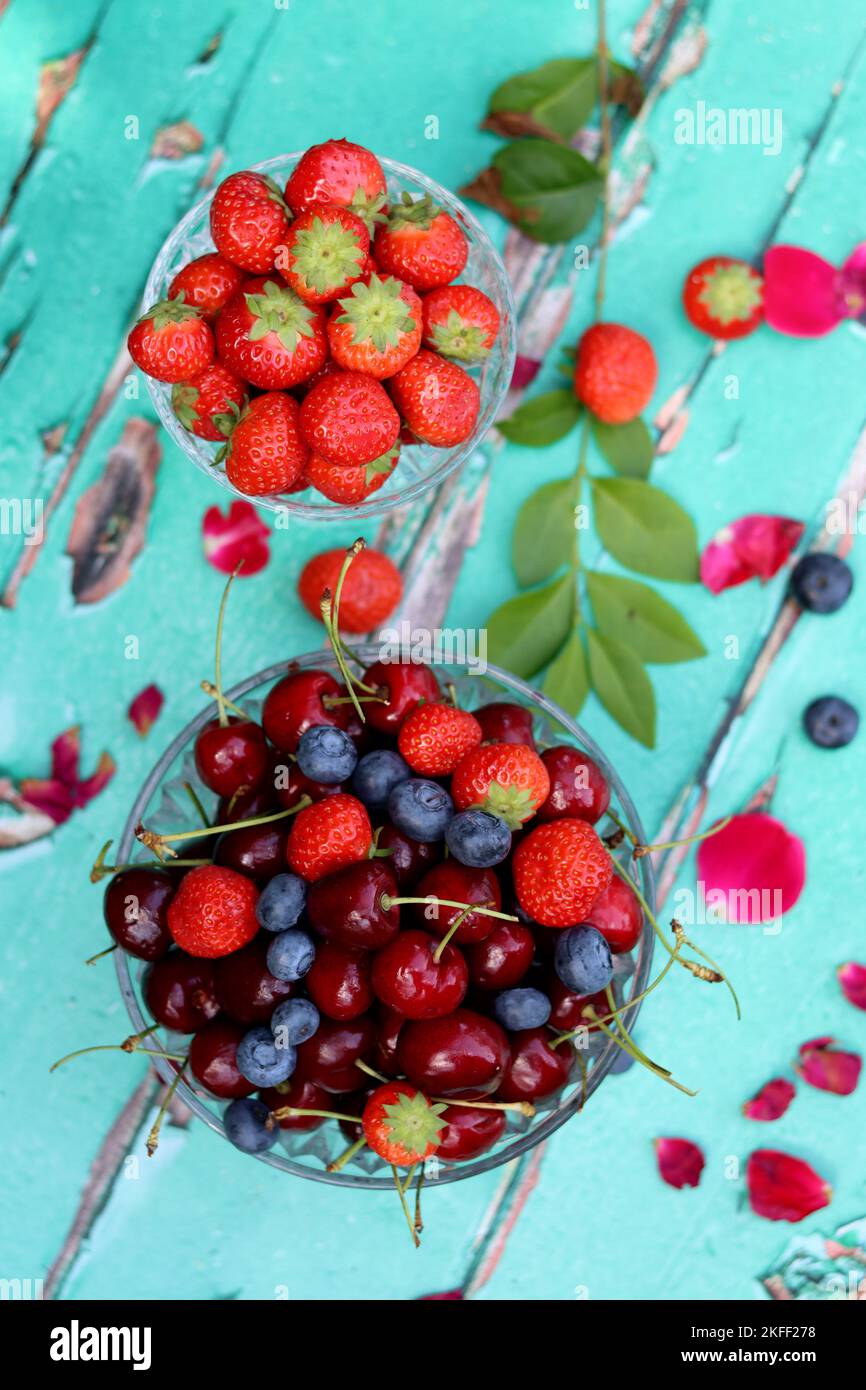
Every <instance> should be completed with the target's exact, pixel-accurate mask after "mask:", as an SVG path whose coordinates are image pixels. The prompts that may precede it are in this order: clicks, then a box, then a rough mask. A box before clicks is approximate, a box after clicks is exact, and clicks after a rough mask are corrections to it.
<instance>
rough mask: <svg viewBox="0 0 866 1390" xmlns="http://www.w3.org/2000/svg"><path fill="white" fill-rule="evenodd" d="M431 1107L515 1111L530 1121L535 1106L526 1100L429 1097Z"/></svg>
mask: <svg viewBox="0 0 866 1390" xmlns="http://www.w3.org/2000/svg"><path fill="white" fill-rule="evenodd" d="M428 1099H429V1100H430V1102H431V1104H432V1105H460V1106H465V1107H467V1108H468V1109H470V1110H516V1111H517V1112H518V1114H520V1115H526V1116H527V1118H528V1119H530V1120H531V1119H532V1117H533V1115H534V1114H535V1106H534V1105H530V1103H529V1101H528V1100H454V1098H453V1096H430V1097H428Z"/></svg>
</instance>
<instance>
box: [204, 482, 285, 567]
mask: <svg viewBox="0 0 866 1390" xmlns="http://www.w3.org/2000/svg"><path fill="white" fill-rule="evenodd" d="M201 529H202V537H203V540H204V553H205V559H206V560H208V561H209V563H210V564H212V565H213V567H214V569H218V570H219V571H220V573H221V574H233V573H234V571H235V570H236V569H237V567H238V565H240V564H242V569H241V571H240V575H239V578H241V579H244V578H248V577H249V576H250V575H251V574H258V573H259V570H263V569H264V567H265V565H266V564H267V563H268V561H269V559H270V558H271V552H270V544H269V542H270V537H271V533H270V530H269V529H268V527H267V526H266V525H265V523H264V522H263V521H262V519H261V517H260V516H259V514H258V512H257V511H256V509H255V507H254V506H253V505H252V503H251V502H243V501H241V500H240V499H238V500H237V501H236V502H232V504H231V506H230V507H229V510H228V515H227V516H223V514H222V512H221V511H220V509H219V507H208V509H207V511H206V512H205V514H204V517H203V519H202V527H201Z"/></svg>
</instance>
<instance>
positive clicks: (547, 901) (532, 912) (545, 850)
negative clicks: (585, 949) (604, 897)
mask: <svg viewBox="0 0 866 1390" xmlns="http://www.w3.org/2000/svg"><path fill="white" fill-rule="evenodd" d="M511 872H512V876H513V880H514V892H515V895H516V897H517V901H518V903H519V904H520V906H521V907H522V908H523V911H524V912H525V913H527V914H528V916H529V917H531V918H532V920H533V921H534V922H538V923H540V925H541V926H543V927H574V926H577V925H578V924H579V923H580V922H583V921H585V920H586V915H587V913H588V912H589V910H590V908H591V907H592V905H593V903H594V902H595V900H596V899H597V898H598V896H599V895H600V894H601V893H603V892H604V890H605V888H606V887H607V885H608V884H609V883H610V880H611V878H612V877H613V866H612V865H611V862H610V855H609V854H608V852H607V850H606V849H605V847H604V845H603V844H602V842H601V840H600V839H599V838H598V836H597V835H596V833H595V831H594V830H593V828H592V826H591V825H587V823H586V821H584V820H557V821H550V822H549V823H548V824H547V825H538V826H536V828H535V829H534V830H530V831H529V834H528V835H527V836H526V837H525V839H523V840H521V842H520V844H519V845H518V846H517V849H516V850H515V851H514V858H513V860H512V863H511Z"/></svg>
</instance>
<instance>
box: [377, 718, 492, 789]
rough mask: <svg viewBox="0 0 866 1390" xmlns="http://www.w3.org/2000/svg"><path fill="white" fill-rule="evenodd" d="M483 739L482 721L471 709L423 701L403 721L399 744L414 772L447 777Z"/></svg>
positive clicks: (403, 755)
mask: <svg viewBox="0 0 866 1390" xmlns="http://www.w3.org/2000/svg"><path fill="white" fill-rule="evenodd" d="M480 742H481V725H480V724H479V723H478V720H477V719H475V718H474V716H473V715H471V714H470V713H469V711H468V710H465V709H456V708H455V707H454V705H439V704H436V705H419V706H418V708H417V709H414V710H412V712H411V714H409V715H407V717H406V719H405V720H404V721H403V724H402V726H401V729H400V734H399V737H398V739H397V747H398V749H399V750H400V756H401V757H402V758H405V760H406V762H407V763H408V764H409V766H410V767H411V769H412V771H413V772H417V773H419V774H420V775H421V776H422V777H445V776H447V775H448V773H450V772H453V771H454V768H455V767H456V766H457V764H458V763H459V761H460V759H461V758H462V757H463V755H464V754H465V753H468V751H469V749H470V748H474V747H475V745H476V744H477V743H480Z"/></svg>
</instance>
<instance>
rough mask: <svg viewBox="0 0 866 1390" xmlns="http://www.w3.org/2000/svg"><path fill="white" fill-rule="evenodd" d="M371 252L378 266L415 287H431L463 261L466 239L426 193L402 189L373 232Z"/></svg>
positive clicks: (446, 279)
mask: <svg viewBox="0 0 866 1390" xmlns="http://www.w3.org/2000/svg"><path fill="white" fill-rule="evenodd" d="M373 255H374V256H375V258H376V264H377V265H378V266H379V269H380V270H383V271H385V273H386V274H387V275H396V276H397V277H398V279H400V280H405V281H406V282H407V284H409V285H414V287H415V289H416V290H435V289H436V288H437V286H439V285H447V284H448V283H449V282H450V281H451V280H456V279H457V276H458V275H459V274H460V272H461V271H462V269H463V267H464V266H465V264H466V260H467V257H468V255H469V243H468V241H467V240H466V237H465V236H464V235H463V232H462V231H461V229H460V227H459V225H458V224H457V223H456V222H455V221H454V218H453V217H451V215H450V214H449V213H447V212H443V211H442V209H441V208H440V207H439V206H438V204H437V203H434V202H433V200H432V198H431V197H430V195H429V193H425V195H424V197H423V198H418V199H417V200H416V199H413V197H412V195H411V193H404V194H403V198H402V201H401V202H400V203H398V205H397V206H396V207H395V208H393V209H392V211H391V215H390V217H389V218H388V221H387V222H386V223H385V225H384V226H383V227H380V228H379V229H378V231H377V232H376V239H375V241H374V243H373Z"/></svg>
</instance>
